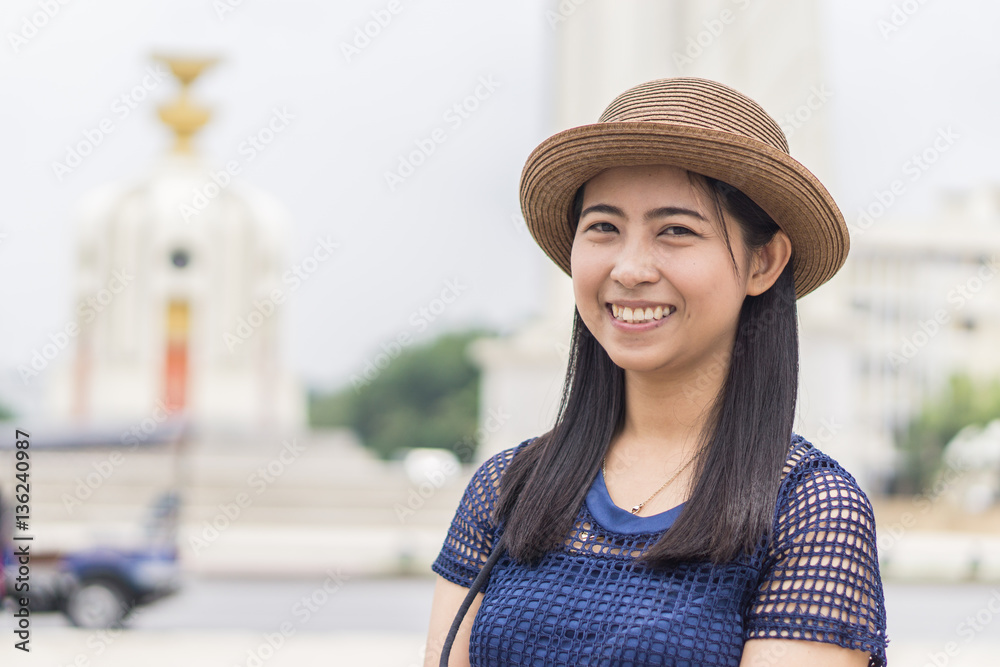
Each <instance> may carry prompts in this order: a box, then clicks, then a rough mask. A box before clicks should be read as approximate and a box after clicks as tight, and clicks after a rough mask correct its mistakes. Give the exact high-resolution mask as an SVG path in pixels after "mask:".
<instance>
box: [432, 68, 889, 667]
mask: <svg viewBox="0 0 1000 667" xmlns="http://www.w3.org/2000/svg"><path fill="white" fill-rule="evenodd" d="M521 205H522V209H523V211H524V215H525V220H526V221H527V223H528V226H529V228H530V229H531V232H532V235H533V236H534V238H535V239H536V241H537V242H538V243H539V245H540V246H541V247H542V249H543V250H544V251H545V252H546V254H548V255H549V257H550V258H552V259H553V261H555V262H556V263H557V264H558V265H559V266H560V267H561V268H562V269H563V270H564V271H566V272H567V273H569V274H570V275H571V277H572V280H573V291H574V297H575V301H576V314H575V323H574V330H573V340H572V352H571V355H570V363H569V368H568V371H567V376H566V384H565V388H564V391H563V400H562V403H561V405H560V410H559V415H558V417H557V420H556V424H555V426H554V427H553V429H552V430H551V431H549V432H548V433H545V434H543V435H541V436H539V437H537V438H533V439H531V440H527V441H525V442H523V443H521V444H520V445H518V446H517V447H512V448H511V449H508V450H506V451H504V452H501V453H500V454H498V455H496V456H494V457H493V458H491V459H490V460H488V461H487V462H486V463H484V464H483V465H482V466H481V467H480V468H479V470H478V471H477V472H476V474H475V475H474V476H473V479H472V481H471V482H470V483H469V486H468V488H467V490H466V493H465V497H464V498H463V500H462V502H461V504H460V506H459V508H458V511H457V512H456V515H455V519H454V521H453V523H452V525H451V528H450V530H449V533H448V537H447V538H446V540H445V543H444V546H443V547H442V550H441V553H440V555H439V556H438V559H437V561H436V562H435V563H434V566H433V569H434V571H435V572H436V573H437V574H438V575H439V576H438V580H437V585H436V588H435V592H434V601H433V606H432V612H431V622H430V632H429V635H428V643H427V659H426V660H427V662H426V663H425V664H426V665H437V664H438V661H439V657H438V656H440V654H441V646H442V643H443V642H444V638H445V635H446V634H447V633H448V629H449V626H450V625H451V624H452V620H453V618H454V617H455V615H456V612H457V611H458V609H459V607H460V605H461V603H462V601H463V599H464V598H465V597H466V594H467V593H468V592H469V589H470V586H471V585H472V584H473V580H474V579H475V578H476V576H477V574H479V573H480V571H482V570H483V569H484V568H483V565H484V563H486V561H487V556H488V555H490V554H493V558H492V559H490V560H491V561H495V566H494V567H493V568H492V570H491V571H489V572H488V577H489V578H488V585H486V586H485V588H484V589H483V590H482V591H480V592H478V593H476V594H475V598H473V599H472V600H471V607H470V608H469V609H468V612H467V614H466V615H465V617H464V620H463V621H462V622H461V626H460V628H459V630H458V632H457V635H456V637H455V641H454V646H453V648H452V650H451V658H450V662H449V663H448V664H450V665H473V666H479V665H505V666H506V665H567V666H568V665H574V666H576V665H630V666H640V665H676V666H680V665H691V666H694V665H704V664H711V665H733V666H736V665H741V666H746V665H770V666H778V665H796V666H798V665H814V666H823V667H834V666H838V667H839V666H848V665H858V666H861V665H871V666H880V665H885V664H886V661H885V644H886V637H885V608H884V600H883V594H882V585H881V579H880V576H879V570H878V558H877V554H876V548H875V526H874V520H873V516H872V510H871V506H870V504H869V502H868V499H867V497H866V496H865V494H864V493H863V492H862V491H861V489H860V488H859V487H858V485H857V483H856V482H855V480H854V478H853V477H851V475H850V474H849V473H847V472H846V471H844V470H843V468H841V467H840V466H839V465H838V464H837V463H836V462H835V461H834V460H832V459H831V458H830V457H828V456H826V455H825V454H823V453H822V452H820V451H819V450H818V449H816V448H815V447H813V446H812V445H811V444H810V443H809V442H808V441H806V440H805V439H803V438H802V437H801V436H798V435H797V434H794V433H793V432H792V421H793V416H794V411H795V395H796V386H797V373H798V334H797V329H796V308H795V301H796V299H797V298H799V297H801V296H804V295H805V294H807V293H809V292H811V291H812V290H814V289H815V288H816V287H818V286H819V285H820V284H822V283H823V282H825V281H826V280H828V279H829V278H830V277H832V276H833V275H834V274H835V273H836V271H837V270H838V269H839V268H840V266H841V265H842V264H843V262H844V260H845V258H846V255H847V251H848V247H849V237H848V234H847V228H846V225H845V224H844V220H843V216H842V215H841V213H840V211H839V209H838V208H837V206H836V204H835V203H834V201H833V199H832V198H831V197H830V195H829V193H828V192H827V190H826V189H825V188H824V187H823V186H822V184H820V183H819V181H818V180H817V179H816V178H815V177H814V176H813V175H812V174H811V173H810V172H809V171H808V170H806V169H805V168H804V167H803V166H802V165H801V164H799V163H798V162H796V161H795V160H793V159H792V158H791V157H789V155H788V147H787V143H786V141H785V137H784V135H783V134H782V132H781V130H780V128H779V127H778V125H777V123H775V122H774V120H773V119H771V118H770V117H769V116H768V115H767V114H766V113H765V112H764V111H763V109H761V108H760V107H759V106H758V105H757V104H756V103H755V102H753V101H752V100H750V99H748V98H746V97H745V96H743V95H741V94H740V93H738V92H736V91H734V90H732V89H730V88H727V87H725V86H722V85H720V84H718V83H715V82H711V81H706V80H702V79H692V78H675V79H663V80H658V81H652V82H649V83H646V84H643V85H640V86H636V87H635V88H632V89H630V90H628V91H626V92H625V93H623V94H622V95H620V96H619V97H618V98H617V99H615V100H614V101H613V102H612V103H611V105H610V106H609V107H608V108H607V110H605V112H604V114H603V115H602V116H601V119H600V121H599V122H598V123H596V124H593V125H586V126H582V127H577V128H572V129H569V130H566V131H564V132H560V133H558V134H556V135H554V136H553V137H550V138H549V139H547V140H546V141H545V142H543V143H542V144H541V145H540V146H539V147H538V148H536V149H535V151H534V152H533V153H532V154H531V156H530V157H529V158H528V161H527V164H526V165H525V168H524V171H523V173H522V177H521ZM490 564H491V565H492V562H491V563H490ZM485 576H487V575H486V574H485V573H484V578H485Z"/></svg>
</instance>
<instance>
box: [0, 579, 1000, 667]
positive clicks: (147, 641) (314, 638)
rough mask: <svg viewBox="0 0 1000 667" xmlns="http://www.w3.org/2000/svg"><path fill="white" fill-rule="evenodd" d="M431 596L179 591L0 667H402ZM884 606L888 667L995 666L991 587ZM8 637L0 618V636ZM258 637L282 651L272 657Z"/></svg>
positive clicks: (63, 627) (902, 594)
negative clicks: (112, 629)
mask: <svg viewBox="0 0 1000 667" xmlns="http://www.w3.org/2000/svg"><path fill="white" fill-rule="evenodd" d="M432 588H433V581H432V580H430V579H344V578H342V577H335V576H331V577H328V578H327V579H326V580H323V579H304V580H249V579H219V578H214V579H189V580H188V581H187V582H186V586H185V588H184V590H183V592H182V593H181V594H179V595H177V596H176V597H174V598H171V599H168V600H163V601H161V602H160V603H158V604H156V605H154V606H151V607H149V608H148V609H146V610H143V611H141V612H139V613H138V614H137V616H136V618H135V619H134V621H133V623H132V630H130V631H128V632H126V633H124V634H122V635H120V636H108V635H101V634H100V633H96V634H95V633H85V632H83V631H79V630H75V629H72V628H69V627H67V624H66V622H65V621H64V620H63V619H62V617H60V616H56V615H40V616H38V617H36V618H35V619H34V621H33V623H34V625H33V627H34V628H35V629H36V633H35V638H34V642H35V645H36V647H37V648H38V649H39V650H40V653H36V654H32V658H28V659H25V658H24V656H23V655H16V654H13V653H12V652H10V651H9V650H8V649H9V646H8V645H7V644H9V643H10V642H9V641H7V640H4V645H2V646H0V664H3V665H7V664H13V665H21V664H23V665H26V666H27V665H39V666H44V667H68V666H69V665H71V664H73V663H74V662H76V663H77V664H76V665H75V667H90V665H101V666H102V667H103V666H104V665H108V666H115V667H117V665H119V664H121V665H126V664H129V661H130V660H132V661H134V660H136V659H138V657H139V656H141V660H140V662H141V663H142V664H143V665H150V666H151V667H152V666H155V665H159V664H161V663H160V662H157V660H161V659H162V661H163V664H164V665H166V664H171V665H172V667H176V664H179V663H171V661H172V660H181V659H182V660H183V665H184V667H195V666H196V665H219V666H222V667H230V666H232V667H235V666H236V665H240V666H248V667H256V666H257V665H266V667H280V666H281V665H285V664H289V665H299V666H304V665H312V664H316V665H319V664H344V665H366V667H367V666H369V665H371V666H374V665H386V666H394V667H409V666H410V665H418V664H419V661H420V657H419V652H420V646H421V644H422V637H423V633H424V632H425V630H426V623H427V614H428V611H429V609H430V598H431V591H432ZM886 603H887V607H888V615H889V623H890V626H889V633H890V639H891V644H890V649H891V650H890V658H892V660H891V663H892V664H893V665H894V667H896V666H898V667H910V666H911V665H912V666H913V667H924V666H925V665H931V666H933V667H945V666H947V667H986V666H987V665H988V666H989V667H996V666H997V665H1000V586H988V585H982V584H968V585H904V584H888V585H887V586H886ZM991 606H992V609H991ZM994 610H996V611H994ZM970 618H971V623H970ZM963 624H964V625H963ZM9 627H10V617H9V614H5V615H4V619H3V622H0V628H4V629H5V630H4V631H3V633H2V635H3V636H8V637H9V630H6V628H9ZM282 628H284V634H285V637H284V638H282V637H281V636H280V634H281V633H282V632H283V630H282ZM977 628H978V629H977ZM268 637H270V643H271V644H277V643H281V644H283V646H282V647H281V649H280V650H279V651H274V652H273V656H271V653H272V651H270V648H269V646H268V641H269V640H268ZM109 640H114V641H113V642H112V641H109ZM112 643H114V645H113V646H112V645H111V644H112ZM104 649H107V650H104ZM948 651H950V652H951V654H949V653H948ZM8 654H10V655H13V656H14V658H15V659H16V661H14V662H10V663H9V662H8V661H7V659H6V658H7V656H8ZM46 656H47V657H46ZM81 656H83V658H82V660H81ZM331 656H335V657H331ZM35 658H39V659H35ZM255 658H256V659H255ZM119 660H120V662H119ZM328 660H332V661H330V662H326V661H328ZM134 664H139V663H136V662H133V663H132V665H134ZM130 667H131V665H130Z"/></svg>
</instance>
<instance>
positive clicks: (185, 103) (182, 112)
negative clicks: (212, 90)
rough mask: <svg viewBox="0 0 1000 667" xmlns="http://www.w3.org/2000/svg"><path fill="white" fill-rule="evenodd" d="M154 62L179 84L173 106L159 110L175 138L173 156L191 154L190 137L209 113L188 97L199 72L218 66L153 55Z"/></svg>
mask: <svg viewBox="0 0 1000 667" xmlns="http://www.w3.org/2000/svg"><path fill="white" fill-rule="evenodd" d="M153 57H154V58H155V59H156V60H159V61H161V62H163V63H166V64H167V65H168V66H169V67H170V71H171V72H172V73H173V75H174V76H175V77H177V80H178V81H180V82H181V91H180V96H179V97H178V98H177V99H176V100H175V101H174V102H172V103H170V104H165V105H163V106H161V107H160V109H159V111H160V120H162V121H163V122H164V123H166V124H167V125H168V126H169V127H170V128H171V129H172V130H173V131H174V135H175V136H176V139H177V140H176V142H175V143H174V149H173V151H174V153H182V154H191V153H194V147H193V144H192V142H191V137H193V136H194V135H195V133H196V132H198V130H200V129H201V127H202V126H203V125H205V123H207V122H208V121H209V119H211V117H212V114H211V111H210V110H208V109H206V108H204V107H200V106H198V105H196V104H194V103H192V102H191V98H190V95H189V92H190V88H191V84H192V82H194V80H195V79H197V78H198V77H199V76H200V75H201V73H202V72H204V71H205V70H206V69H208V68H209V67H211V66H212V65H214V64H215V63H216V62H218V58H185V57H174V56H165V55H154V56H153Z"/></svg>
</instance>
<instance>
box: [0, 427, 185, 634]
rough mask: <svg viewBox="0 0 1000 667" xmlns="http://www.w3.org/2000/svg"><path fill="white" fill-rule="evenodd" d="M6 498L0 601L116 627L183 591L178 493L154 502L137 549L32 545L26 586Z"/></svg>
mask: <svg viewBox="0 0 1000 667" xmlns="http://www.w3.org/2000/svg"><path fill="white" fill-rule="evenodd" d="M46 448H52V447H51V446H50V447H46ZM0 455H2V454H0ZM0 491H2V489H0ZM5 500H6V499H5V498H4V497H3V493H0V551H2V556H3V557H2V563H3V568H2V569H3V575H2V577H0V599H2V598H4V596H5V595H6V597H7V599H8V604H11V603H13V604H14V605H15V606H16V605H20V600H21V599H22V598H23V599H26V600H27V601H28V605H27V606H28V609H29V610H30V612H31V613H32V614H35V613H39V612H62V613H63V614H65V615H66V617H67V618H68V619H69V621H70V622H71V623H72V624H73V625H75V626H77V627H81V628H94V629H96V628H113V627H121V626H123V625H124V624H125V623H126V622H127V619H128V617H129V615H130V614H131V613H132V611H133V610H135V609H136V608H138V607H141V606H143V605H148V604H150V603H152V602H154V601H156V600H159V599H161V598H163V597H166V596H169V595H172V594H173V593H176V592H177V591H178V590H179V589H180V583H181V577H180V567H179V563H178V550H177V525H178V518H179V510H180V497H179V494H178V493H177V492H175V491H170V492H167V493H165V494H163V495H161V496H160V497H159V498H158V499H157V500H156V502H155V503H154V504H153V506H152V507H151V509H150V512H149V515H148V517H147V519H146V522H145V531H144V533H145V535H144V539H143V541H142V544H141V545H140V546H138V547H133V548H120V547H102V546H97V547H93V548H88V549H81V550H77V551H68V552H65V553H36V552H35V551H34V548H33V549H32V553H31V556H30V578H29V581H28V582H27V585H26V582H24V581H23V580H22V581H20V582H19V581H18V563H17V560H16V558H15V549H14V540H13V539H12V538H13V527H14V517H13V512H12V507H11V506H10V505H9V504H8V503H7V502H5ZM26 589H27V590H26Z"/></svg>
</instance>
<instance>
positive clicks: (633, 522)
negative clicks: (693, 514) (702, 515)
mask: <svg viewBox="0 0 1000 667" xmlns="http://www.w3.org/2000/svg"><path fill="white" fill-rule="evenodd" d="M587 509H589V510H590V513H591V514H592V515H594V518H595V519H596V520H597V523H599V524H601V525H602V526H603V527H604V528H607V529H608V530H611V531H613V532H615V533H620V534H623V535H643V534H647V533H662V532H663V531H665V530H666V529H667V528H670V526H672V525H674V521H676V520H677V517H678V516H680V513H681V510H682V509H684V503H681V504H680V505H678V506H677V507H674V508H672V509H669V510H667V511H666V512H660V513H659V514H651V515H650V516H636V515H635V514H632V513H631V512H630V511H628V510H627V509H623V508H621V507H618V505H615V502H614V501H613V500H611V494H610V493H608V485H607V484H606V483H605V482H604V473H603V472H598V473H597V478H596V479H595V480H594V483H593V484H591V486H590V491H588V492H587Z"/></svg>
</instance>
